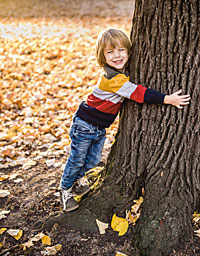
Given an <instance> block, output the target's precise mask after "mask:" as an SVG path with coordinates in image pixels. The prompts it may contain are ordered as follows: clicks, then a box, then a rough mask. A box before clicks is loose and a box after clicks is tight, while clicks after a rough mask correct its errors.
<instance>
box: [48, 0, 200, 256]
mask: <svg viewBox="0 0 200 256" xmlns="http://www.w3.org/2000/svg"><path fill="white" fill-rule="evenodd" d="M199 24H200V1H199V0H190V1H189V0H188V1H186V0H176V1H175V0H166V1H162V0H146V1H144V0H143V1H141V0H136V4H135V12H134V16H133V28H132V33H131V40H132V42H133V49H132V57H131V62H130V74H131V76H130V78H131V81H133V82H134V83H136V84H142V85H146V86H147V87H150V88H152V89H156V90H158V91H161V92H163V93H167V94H171V93H172V92H175V91H177V90H179V89H182V90H183V93H184V94H187V93H189V94H190V95H191V98H192V101H191V104H190V105H189V106H186V107H184V109H182V110H179V109H177V108H175V107H173V106H166V105H162V106H161V105H147V104H137V103H135V102H133V101H129V100H126V102H125V104H124V107H123V109H122V112H121V118H120V124H119V130H118V133H117V136H116V142H115V144H114V145H113V147H112V150H111V153H110V155H109V158H108V162H107V165H106V168H105V180H104V183H103V185H102V187H101V188H100V189H98V190H97V191H96V192H95V193H94V194H93V195H92V196H88V197H87V198H86V199H85V200H83V202H82V203H81V204H80V208H79V209H78V211H74V212H71V213H68V214H63V215H61V216H59V217H56V220H55V222H57V223H59V224H61V225H65V226H68V227H77V228H79V229H90V230H92V231H96V230H97V228H96V226H95V219H96V218H98V219H99V220H101V221H105V222H108V221H109V222H110V220H111V216H112V215H113V213H116V214H117V215H120V216H124V215H125V210H126V209H129V207H130V206H131V204H132V203H133V199H136V198H137V197H138V196H139V195H140V194H141V190H142V188H144V191H145V194H144V203H143V209H142V214H141V217H140V219H139V220H138V222H137V224H136V226H135V227H134V228H133V230H135V231H134V235H133V238H134V247H135V248H136V254H137V255H142V256H143V255H145V256H161V255H165V256H167V255H168V254H169V253H170V252H171V251H172V250H173V249H174V248H176V247H177V246H178V245H179V243H180V241H181V240H182V239H183V238H184V239H191V238H192V213H193V212H194V210H195V209H196V208H197V207H198V205H199V194H200V174H199V173H200V170H199V160H200V145H199V144H200V143H199V136H200V134H199V133H200V114H199V107H200V96H199V95H200V92H199V85H200V68H199V65H200V42H199V34H200V33H199V32H200V31H199V30H200V29H199ZM80 216H82V217H80ZM63 218H64V219H63ZM51 221H52V218H51V219H50V220H48V221H47V222H46V227H47V226H48V224H50V225H51Z"/></svg>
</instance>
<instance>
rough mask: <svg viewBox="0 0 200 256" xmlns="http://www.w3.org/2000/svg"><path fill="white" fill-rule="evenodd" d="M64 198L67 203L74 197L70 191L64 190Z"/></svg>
mask: <svg viewBox="0 0 200 256" xmlns="http://www.w3.org/2000/svg"><path fill="white" fill-rule="evenodd" d="M62 196H63V199H64V200H65V201H67V200H68V199H69V198H71V197H72V196H73V195H72V193H71V191H68V190H63V191H62Z"/></svg>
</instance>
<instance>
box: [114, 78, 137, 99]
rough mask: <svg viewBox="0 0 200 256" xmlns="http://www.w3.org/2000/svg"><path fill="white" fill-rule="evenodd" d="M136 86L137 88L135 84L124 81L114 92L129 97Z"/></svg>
mask: <svg viewBox="0 0 200 256" xmlns="http://www.w3.org/2000/svg"><path fill="white" fill-rule="evenodd" d="M136 88H137V85H136V84H133V83H131V82H126V83H124V84H123V85H122V87H121V88H120V89H119V90H118V91H117V92H116V93H117V94H118V95H120V96H122V97H125V98H129V99H130V97H131V94H132V93H133V92H134V91H135V89H136Z"/></svg>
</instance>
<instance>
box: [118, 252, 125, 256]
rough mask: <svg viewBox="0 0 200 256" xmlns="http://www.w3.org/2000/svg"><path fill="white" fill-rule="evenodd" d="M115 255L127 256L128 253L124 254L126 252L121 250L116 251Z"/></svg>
mask: <svg viewBox="0 0 200 256" xmlns="http://www.w3.org/2000/svg"><path fill="white" fill-rule="evenodd" d="M115 256H128V255H126V254H124V253H122V252H117V253H116V255H115Z"/></svg>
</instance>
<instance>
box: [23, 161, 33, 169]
mask: <svg viewBox="0 0 200 256" xmlns="http://www.w3.org/2000/svg"><path fill="white" fill-rule="evenodd" d="M36 164H37V162H36V161H33V160H28V161H26V162H25V163H24V164H23V166H22V169H23V170H28V169H29V168H31V167H33V166H34V165H36Z"/></svg>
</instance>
